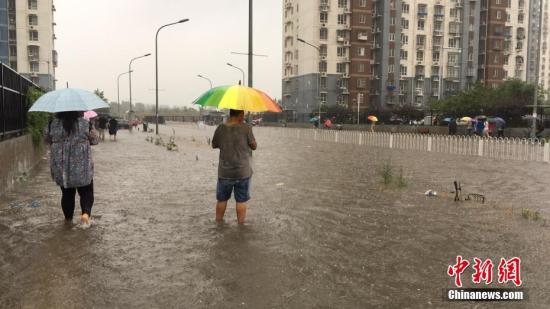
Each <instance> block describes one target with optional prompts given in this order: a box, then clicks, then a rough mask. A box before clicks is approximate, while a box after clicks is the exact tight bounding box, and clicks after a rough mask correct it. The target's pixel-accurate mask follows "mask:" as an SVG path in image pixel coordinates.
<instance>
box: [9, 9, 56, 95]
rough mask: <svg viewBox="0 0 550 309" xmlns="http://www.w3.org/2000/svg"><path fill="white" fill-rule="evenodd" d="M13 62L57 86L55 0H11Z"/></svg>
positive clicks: (39, 80)
mask: <svg viewBox="0 0 550 309" xmlns="http://www.w3.org/2000/svg"><path fill="white" fill-rule="evenodd" d="M7 11H8V38H9V62H8V63H9V65H10V66H11V67H12V68H13V69H14V70H16V71H18V72H19V73H21V74H22V75H24V76H26V77H28V78H29V79H30V80H31V81H33V82H34V83H36V84H38V85H40V86H41V87H42V88H44V89H46V90H51V89H55V68H56V67H57V51H56V50H55V39H56V38H55V32H54V28H55V21H54V12H55V6H54V3H53V0H8V5H7Z"/></svg>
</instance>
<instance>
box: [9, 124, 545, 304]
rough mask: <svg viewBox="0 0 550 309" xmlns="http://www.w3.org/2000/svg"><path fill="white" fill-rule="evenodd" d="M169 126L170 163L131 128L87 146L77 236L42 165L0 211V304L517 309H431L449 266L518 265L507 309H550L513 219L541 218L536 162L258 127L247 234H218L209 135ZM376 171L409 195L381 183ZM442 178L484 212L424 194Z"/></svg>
mask: <svg viewBox="0 0 550 309" xmlns="http://www.w3.org/2000/svg"><path fill="white" fill-rule="evenodd" d="M174 128H175V130H176V135H177V137H178V140H177V143H178V145H179V148H180V151H179V152H168V151H166V150H165V149H163V148H161V147H158V146H155V145H153V144H150V143H147V142H146V141H145V136H146V134H143V133H138V132H134V134H133V135H129V134H127V133H126V132H122V133H121V136H120V139H119V141H118V142H116V143H114V142H106V143H103V144H101V145H99V146H98V147H96V148H95V162H96V178H95V181H94V183H95V185H96V204H95V206H94V209H93V217H94V224H93V226H92V227H91V228H90V229H88V230H82V229H80V228H78V226H67V225H65V224H64V223H63V219H62V217H63V216H62V212H61V209H60V206H59V201H58V200H59V199H60V192H59V189H58V188H56V187H55V185H54V183H53V182H52V181H51V180H50V178H49V173H48V168H47V166H46V165H45V164H44V165H43V166H42V168H41V169H39V170H38V171H37V172H36V175H35V176H34V177H33V178H32V179H30V180H29V182H27V183H25V184H22V185H20V186H18V187H17V188H16V189H15V190H14V191H12V192H11V193H9V194H8V195H7V196H5V197H4V198H3V199H2V201H1V202H0V248H1V251H0V278H1V279H2V280H0V307H2V308H152V307H154V308H431V307H433V308H442V307H445V308H446V307H455V308H470V307H474V306H473V305H478V306H477V307H476V308H497V307H498V308H502V307H505V308H518V304H510V303H509V304H504V305H503V304H491V303H477V304H472V303H463V304H451V303H449V302H445V301H443V289H444V288H447V287H450V286H451V285H450V283H451V282H450V278H449V277H448V276H447V275H446V269H447V266H448V265H449V264H451V263H452V262H454V258H455V257H456V255H459V254H461V255H463V256H466V257H474V256H478V257H482V258H492V259H493V260H496V259H498V258H500V257H512V256H519V257H521V258H522V259H523V268H522V270H523V279H524V282H525V287H526V288H528V289H529V297H530V299H529V300H528V301H526V302H523V303H521V304H520V306H519V307H526V308H546V307H547V305H548V304H549V303H550V295H549V294H548V291H549V289H550V283H549V282H550V281H549V280H550V278H549V275H548V274H549V273H550V262H548V256H549V254H550V249H549V248H550V246H548V244H549V241H548V239H549V236H550V233H549V228H548V227H547V226H546V227H541V225H542V223H540V222H539V223H534V222H529V221H527V220H525V219H523V218H522V217H521V215H520V209H521V207H530V208H533V209H543V211H544V212H543V213H544V215H545V216H546V217H547V218H548V213H550V212H549V211H548V210H549V209H550V208H549V207H550V205H549V203H548V201H549V200H550V193H549V192H548V190H547V189H546V187H547V183H548V181H549V180H550V176H549V174H548V170H549V167H548V166H547V165H545V164H528V163H524V162H513V161H492V160H486V159H479V158H469V157H458V156H441V155H437V154H426V153H415V152H392V151H389V150H380V149H366V148H359V147H356V146H351V145H334V144H330V143H327V144H320V143H313V142H311V143H297V142H292V141H291V142H288V141H286V142H285V141H282V140H278V139H267V138H265V137H263V136H262V134H261V131H258V132H257V137H258V140H259V149H258V151H257V152H256V153H255V155H254V160H255V174H254V179H253V188H252V195H253V200H252V201H251V203H250V209H249V214H248V223H247V225H246V226H244V227H238V226H237V224H236V216H235V213H234V206H233V205H231V207H230V209H229V210H228V213H227V215H226V216H227V218H226V222H227V223H226V224H225V225H224V226H221V227H220V226H217V225H216V224H215V223H214V220H213V219H214V202H215V182H216V171H217V169H216V164H217V151H213V150H211V149H210V148H209V146H208V145H207V144H206V137H207V136H210V134H211V133H212V130H211V129H208V130H198V129H195V128H191V127H184V126H174ZM165 131H168V130H165ZM390 159H391V162H392V165H394V166H396V167H403V169H404V174H405V176H406V178H407V181H408V184H409V185H408V186H407V188H405V189H401V190H397V189H388V188H384V187H383V186H382V185H381V184H380V176H379V175H378V172H377V171H378V169H379V168H380V166H381V164H382V162H385V161H386V160H390ZM456 178H458V179H460V180H462V182H463V183H464V189H465V190H466V191H467V192H476V193H484V194H487V197H488V199H489V203H488V204H485V205H481V204H476V203H461V204H455V203H453V202H452V196H451V195H450V194H442V195H441V196H440V197H438V198H426V197H424V195H423V193H424V191H425V190H427V189H428V188H429V189H435V190H437V191H440V193H445V192H449V191H451V189H452V188H451V183H452V181H453V180H454V179H456ZM33 201H35V202H34V203H32V205H31V206H33V207H29V205H30V204H31V202H33ZM36 201H38V203H39V204H37V203H36ZM36 206H39V207H36ZM511 207H514V208H513V209H512V208H511ZM465 276H466V274H465ZM464 278H465V279H467V277H464ZM465 281H467V280H465Z"/></svg>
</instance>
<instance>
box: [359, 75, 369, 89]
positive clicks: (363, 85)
mask: <svg viewBox="0 0 550 309" xmlns="http://www.w3.org/2000/svg"><path fill="white" fill-rule="evenodd" d="M357 88H358V89H365V88H367V80H366V79H364V78H359V79H357Z"/></svg>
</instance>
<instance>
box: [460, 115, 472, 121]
mask: <svg viewBox="0 0 550 309" xmlns="http://www.w3.org/2000/svg"><path fill="white" fill-rule="evenodd" d="M460 121H462V122H470V121H472V117H468V116H466V117H462V118H460Z"/></svg>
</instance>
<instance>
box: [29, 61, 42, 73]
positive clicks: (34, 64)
mask: <svg viewBox="0 0 550 309" xmlns="http://www.w3.org/2000/svg"><path fill="white" fill-rule="evenodd" d="M30 65H31V72H38V71H40V65H39V63H38V62H35V61H33V62H31V63H30Z"/></svg>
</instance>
